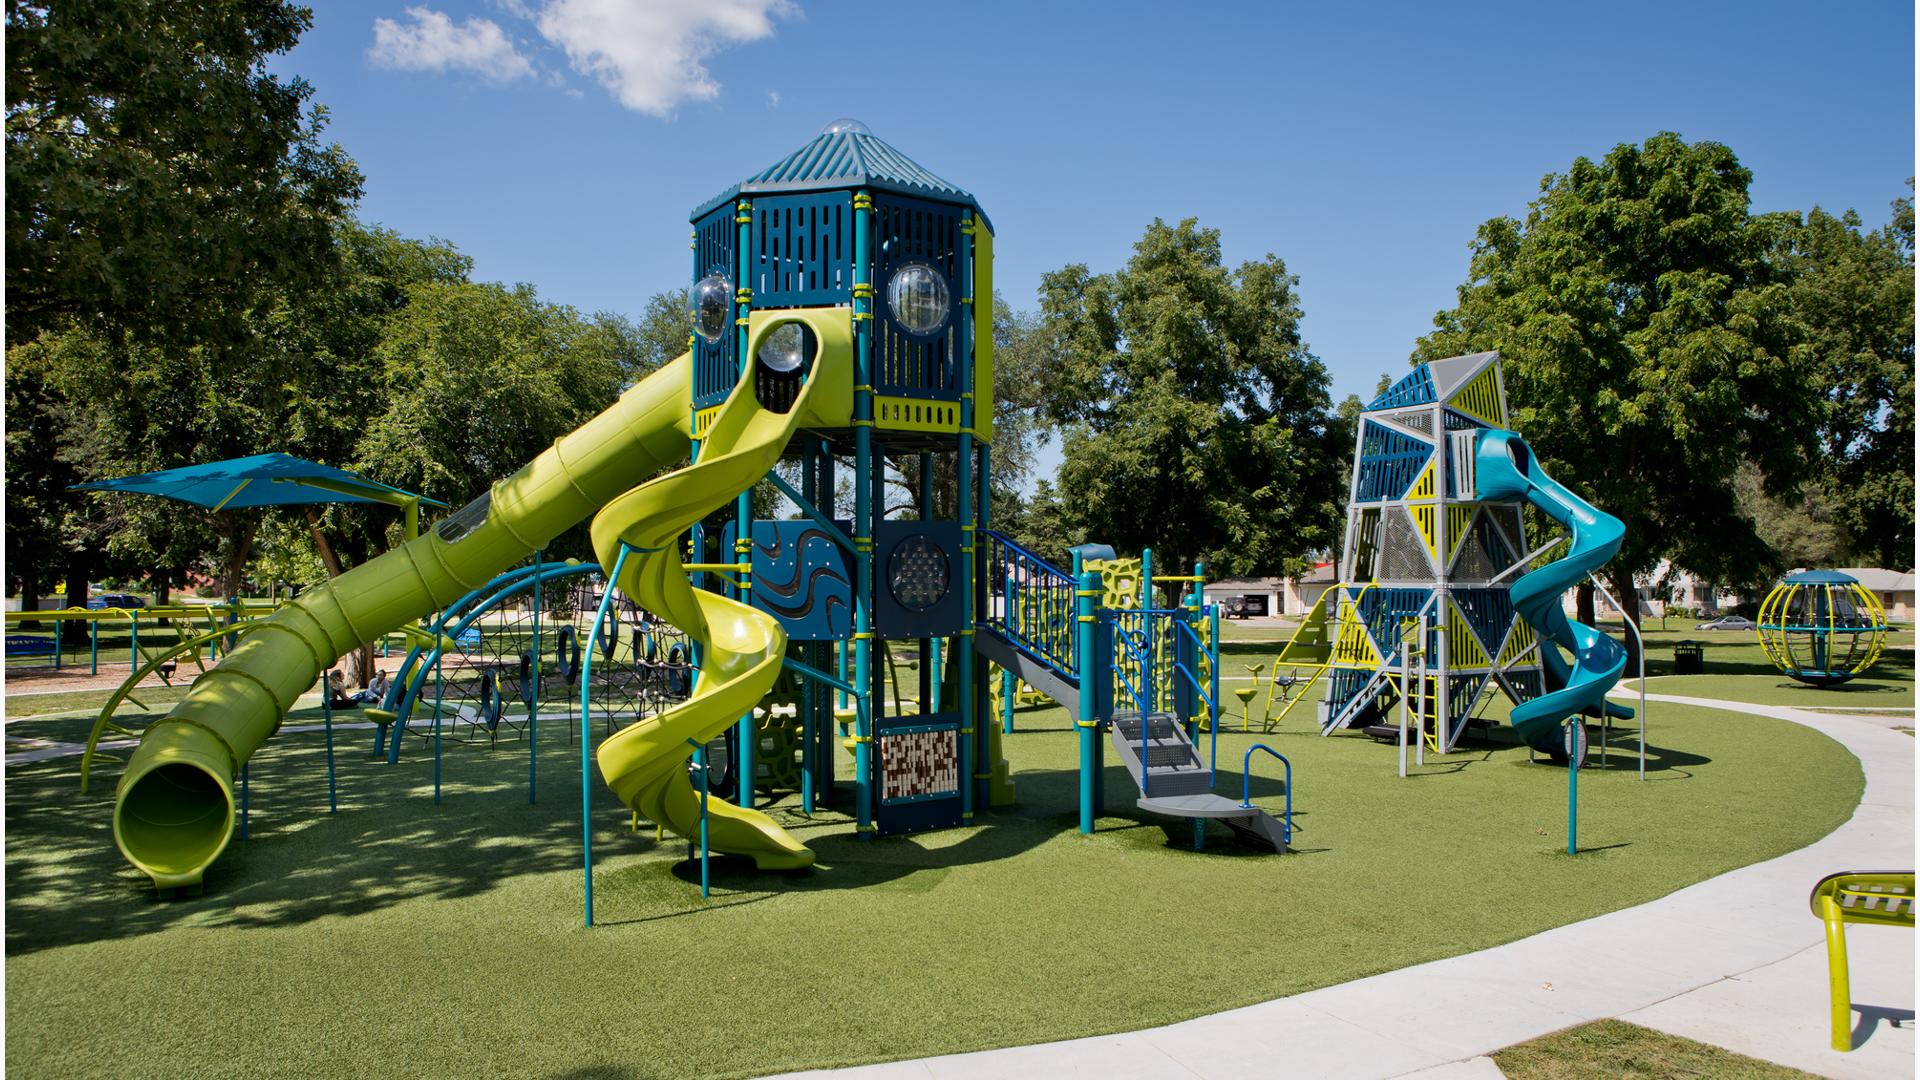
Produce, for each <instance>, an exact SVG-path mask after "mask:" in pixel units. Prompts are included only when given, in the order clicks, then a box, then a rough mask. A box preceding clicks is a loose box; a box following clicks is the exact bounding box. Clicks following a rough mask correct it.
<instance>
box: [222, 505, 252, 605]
mask: <svg viewBox="0 0 1920 1080" xmlns="http://www.w3.org/2000/svg"><path fill="white" fill-rule="evenodd" d="M219 516H220V517H222V518H223V519H224V520H223V525H222V528H221V532H222V533H224V534H225V535H226V538H227V563H226V566H225V567H224V568H223V570H222V572H221V578H220V590H221V592H223V593H225V594H226V597H227V599H229V600H231V599H232V598H234V597H236V596H239V595H240V593H241V591H242V590H243V589H244V588H245V587H246V581H247V557H248V556H250V555H252V554H253V534H254V533H255V532H256V531H258V529H259V528H260V521H259V518H258V517H256V516H253V515H248V517H247V519H246V520H244V521H240V520H235V518H234V516H233V515H232V514H222V515H219Z"/></svg>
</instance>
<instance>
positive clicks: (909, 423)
mask: <svg viewBox="0 0 1920 1080" xmlns="http://www.w3.org/2000/svg"><path fill="white" fill-rule="evenodd" d="M873 422H874V427H876V428H879V429H882V430H886V431H936V432H941V433H944V434H953V433H956V432H958V431H959V430H960V406H959V405H957V404H955V403H953V402H951V401H923V400H921V399H919V398H906V397H882V396H875V397H874V399H873Z"/></svg>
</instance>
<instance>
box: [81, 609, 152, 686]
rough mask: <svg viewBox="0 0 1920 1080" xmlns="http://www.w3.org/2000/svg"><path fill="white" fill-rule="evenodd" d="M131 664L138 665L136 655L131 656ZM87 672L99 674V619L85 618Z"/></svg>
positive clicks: (138, 661)
mask: <svg viewBox="0 0 1920 1080" xmlns="http://www.w3.org/2000/svg"><path fill="white" fill-rule="evenodd" d="M132 663H133V666H134V667H136V668H137V667H139V666H140V660H139V658H138V657H135V658H133V661H132ZM87 674H89V675H98V674H100V620H99V619H88V620H87Z"/></svg>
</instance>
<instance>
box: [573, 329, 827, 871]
mask: <svg viewBox="0 0 1920 1080" xmlns="http://www.w3.org/2000/svg"><path fill="white" fill-rule="evenodd" d="M769 314H770V313H755V316H754V325H753V327H752V328H751V330H750V331H749V341H750V343H751V345H752V347H751V348H750V349H749V351H748V355H756V354H757V353H758V351H759V349H758V346H759V344H760V342H761V341H763V340H764V339H765V337H766V335H767V334H768V333H769V332H770V331H771V330H772V329H773V328H775V327H776V326H778V325H779V324H780V323H781V322H791V321H795V320H796V319H797V320H798V321H801V322H804V323H806V324H807V325H808V326H809V328H810V331H811V335H812V337H813V338H814V340H815V341H816V342H817V344H818V347H817V348H816V349H815V350H814V355H815V359H814V362H813V364H812V367H811V370H810V371H808V372H806V374H805V376H804V378H805V382H804V384H803V385H802V386H801V387H800V389H799V392H798V394H797V396H796V399H795V401H794V403H793V405H792V407H791V408H790V409H788V410H787V411H786V412H784V413H781V412H775V411H772V410H769V409H766V408H763V407H762V406H761V405H760V403H759V402H758V401H757V400H756V399H755V397H754V393H753V383H754V379H753V377H752V376H751V375H750V376H748V377H747V378H745V379H742V380H741V382H740V383H739V385H737V386H736V387H735V388H734V391H733V394H732V395H731V396H730V397H729V398H728V399H727V402H726V404H724V405H723V406H721V409H720V412H719V414H718V415H717V416H716V417H714V420H713V424H712V426H711V427H710V428H708V430H707V431H706V432H705V434H704V435H703V436H702V438H701V442H700V455H699V459H698V460H697V461H696V462H695V463H694V464H692V465H689V466H688V467H686V468H684V469H680V470H678V471H677V472H672V473H669V474H667V475H666V476H662V477H659V478H658V479H655V480H652V481H649V482H648V483H645V484H641V485H640V486H639V487H636V488H634V489H633V490H631V491H629V492H627V493H626V494H624V495H621V496H619V497H618V498H616V499H614V500H613V501H612V502H610V503H608V504H607V507H606V509H604V510H602V511H600V513H599V514H598V515H596V516H595V517H594V519H593V550H594V554H595V555H597V556H598V557H599V559H600V564H601V565H602V566H605V567H608V568H609V570H610V571H611V568H612V567H614V566H615V565H616V563H618V562H619V559H620V555H621V550H622V545H625V547H626V548H628V549H630V551H629V554H628V555H627V558H626V561H625V563H624V564H622V565H621V569H620V574H619V579H618V584H619V586H620V589H621V591H622V592H624V593H626V594H627V595H628V596H631V597H633V598H634V600H635V601H636V602H638V603H639V604H640V606H641V607H643V608H645V609H647V610H648V611H650V612H652V613H654V614H655V615H657V616H659V617H661V618H663V619H665V620H667V621H668V622H670V623H672V624H673V625H675V626H677V627H679V628H680V629H681V630H683V631H685V632H686V634H687V635H688V636H689V637H690V638H692V639H693V640H695V641H697V642H699V643H700V674H699V678H698V680H697V681H696V682H695V684H694V688H693V694H692V696H690V697H689V698H688V699H687V700H686V701H683V702H681V703H680V704H678V705H675V706H674V707H673V708H670V709H667V710H666V711H664V712H662V713H660V714H658V715H656V716H653V717H649V718H647V719H644V720H640V721H638V722H636V723H633V724H629V725H628V726H627V727H624V728H622V729H621V730H620V731H619V732H617V733H616V734H614V735H613V736H612V737H611V738H609V739H608V740H607V741H606V742H603V743H601V744H600V749H599V750H598V752H597V754H596V760H597V761H598V762H599V764H600V774H601V775H602V776H604V777H605V778H606V781H607V784H608V786H609V787H611V788H612V789H613V791H614V793H615V794H616V795H618V796H619V797H620V800H621V801H622V802H624V803H626V804H627V805H628V806H630V807H632V808H633V809H634V810H636V811H638V812H639V813H640V815H641V816H642V817H645V818H647V819H648V820H650V821H654V822H657V823H659V824H661V825H664V826H666V827H667V828H669V829H672V830H673V831H674V832H677V833H679V834H680V835H682V836H689V837H691V836H698V835H699V828H700V796H699V795H698V793H696V792H695V791H694V788H693V782H692V779H691V778H690V776H689V774H688V772H687V769H686V761H687V757H688V755H689V753H690V752H691V744H704V743H705V742H706V741H707V740H709V739H711V738H713V737H715V736H717V735H719V734H720V733H721V731H722V730H723V729H725V728H726V727H727V726H728V725H730V724H732V723H733V722H734V721H736V720H738V719H739V718H740V717H741V716H742V715H743V714H744V713H746V712H747V711H748V710H750V709H752V708H753V707H754V705H756V704H758V703H759V701H760V699H761V698H762V697H764V696H766V694H767V692H768V691H769V690H771V689H772V688H773V683H774V679H775V678H776V677H777V676H778V675H779V674H780V666H781V664H782V662H783V661H784V659H785V656H786V650H787V635H786V631H784V630H782V629H781V627H780V624H779V623H778V622H776V621H774V619H773V617H772V616H770V615H767V614H765V613H764V612H761V611H758V610H756V609H754V608H751V607H748V606H747V605H745V604H743V603H740V602H739V601H736V600H731V599H728V598H727V597H724V596H720V595H718V594H716V593H710V592H705V591H702V590H697V589H695V588H693V586H692V584H691V583H690V582H689V581H688V580H687V574H686V571H685V570H684V569H682V563H681V560H680V547H681V545H680V542H679V537H680V535H681V534H682V533H683V532H685V531H686V529H687V527H688V526H689V525H692V524H693V523H694V522H696V521H699V520H700V519H701V518H703V517H705V516H706V515H708V514H709V513H712V512H713V511H714V510H716V509H719V508H720V507H721V506H724V505H725V504H727V503H729V502H731V501H732V500H733V498H734V496H735V495H737V494H739V493H740V492H742V491H745V490H747V489H748V488H749V487H752V486H753V485H754V484H756V483H758V482H759V481H760V479H761V478H762V477H764V476H766V475H767V472H768V470H770V469H772V468H773V466H774V463H775V462H777V461H778V460H779V459H780V453H781V451H782V450H783V449H785V447H786V445H787V441H788V440H789V439H791V438H792V437H793V434H794V432H795V431H797V430H799V429H800V428H802V427H839V426H844V425H845V424H846V422H847V410H848V404H849V402H850V400H851V398H852V370H851V364H850V363H849V362H848V358H850V357H851V355H852V330H851V325H852V324H851V321H850V319H849V318H848V315H847V312H845V311H843V310H841V311H832V310H829V311H802V312H790V313H786V314H785V315H784V316H781V317H780V318H769V317H766V316H768V315H769ZM689 740H691V744H690V742H689ZM708 837H709V840H708V843H709V846H710V847H711V848H712V849H713V850H714V851H719V852H729V853H733V854H737V855H748V856H751V857H752V858H753V860H754V864H755V865H756V866H758V867H759V868H760V869H763V870H791V869H798V868H800V867H805V866H811V865H813V852H812V851H809V850H808V849H807V848H806V847H804V846H802V845H801V844H800V842H799V841H797V840H795V839H793V837H791V836H789V835H788V834H787V832H786V830H784V829H782V828H780V826H778V825H776V824H774V822H773V820H772V819H771V818H769V817H767V816H766V815H765V814H762V813H760V812H758V811H756V810H748V809H743V808H741V807H737V806H733V805H730V804H728V803H725V802H721V801H719V800H712V801H711V802H710V803H709V804H708Z"/></svg>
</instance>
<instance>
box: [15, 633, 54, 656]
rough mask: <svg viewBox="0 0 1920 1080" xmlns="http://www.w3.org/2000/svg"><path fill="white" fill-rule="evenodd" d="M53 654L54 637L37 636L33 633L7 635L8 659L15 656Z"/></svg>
mask: <svg viewBox="0 0 1920 1080" xmlns="http://www.w3.org/2000/svg"><path fill="white" fill-rule="evenodd" d="M52 655H53V639H52V638H43V637H36V636H34V635H32V634H8V635H7V659H9V660H12V659H13V658H14V657H16V656H17V657H21V658H23V659H24V658H26V657H33V656H46V657H51V656H52Z"/></svg>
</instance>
